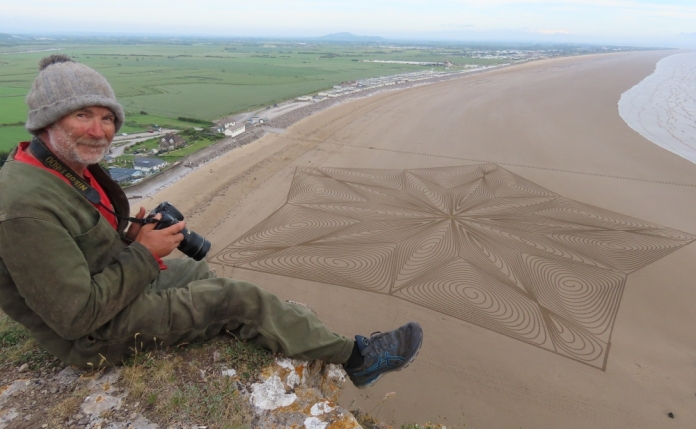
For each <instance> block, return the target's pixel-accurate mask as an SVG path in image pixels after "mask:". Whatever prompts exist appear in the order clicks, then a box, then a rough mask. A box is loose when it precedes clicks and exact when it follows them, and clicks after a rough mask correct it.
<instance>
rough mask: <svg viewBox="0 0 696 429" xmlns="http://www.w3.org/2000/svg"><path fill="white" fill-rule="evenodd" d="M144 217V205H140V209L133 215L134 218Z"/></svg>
mask: <svg viewBox="0 0 696 429" xmlns="http://www.w3.org/2000/svg"><path fill="white" fill-rule="evenodd" d="M144 217H145V207H143V206H140V210H139V211H138V214H136V215H135V218H136V219H143V218H144Z"/></svg>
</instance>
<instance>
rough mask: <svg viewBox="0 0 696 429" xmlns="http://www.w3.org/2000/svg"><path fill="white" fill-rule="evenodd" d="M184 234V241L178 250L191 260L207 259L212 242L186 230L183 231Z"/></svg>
mask: <svg viewBox="0 0 696 429" xmlns="http://www.w3.org/2000/svg"><path fill="white" fill-rule="evenodd" d="M181 233H182V234H184V239H183V240H182V241H181V243H179V247H178V249H179V250H181V252H182V253H183V254H185V255H186V256H188V257H189V258H193V259H195V260H196V261H200V260H201V259H203V258H205V255H207V254H208V251H209V250H210V241H208V240H206V239H205V238H203V237H201V236H200V235H198V234H196V233H195V232H193V231H191V230H189V229H188V228H184V229H182V230H181Z"/></svg>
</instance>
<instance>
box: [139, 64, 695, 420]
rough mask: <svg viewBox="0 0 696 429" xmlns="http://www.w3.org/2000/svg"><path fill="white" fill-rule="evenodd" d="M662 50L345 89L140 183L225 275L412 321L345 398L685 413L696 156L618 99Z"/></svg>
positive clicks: (476, 411) (350, 323)
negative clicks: (196, 161) (290, 118)
mask: <svg viewBox="0 0 696 429" xmlns="http://www.w3.org/2000/svg"><path fill="white" fill-rule="evenodd" d="M671 54H673V52H668V51H654V52H639V53H623V54H611V55H595V56H585V57H574V58H560V59H554V60H548V61H540V62H534V63H528V64H524V65H520V66H514V67H509V68H506V69H501V70H496V71H491V72H487V73H483V74H478V75H473V76H468V77H463V78H460V79H455V80H451V81H446V82H440V83H436V84H432V85H427V86H421V87H415V88H410V89H405V90H401V91H395V92H388V93H384V94H379V95H376V96H373V97H369V98H364V99H360V100H356V101H352V102H348V103H345V104H341V105H339V106H335V107H332V108H330V109H328V110H326V111H323V112H320V113H316V114H313V115H312V116H310V117H308V118H306V119H304V120H302V121H300V122H298V123H297V124H295V125H293V126H291V127H290V128H288V129H287V130H286V131H285V132H284V133H282V134H267V135H266V136H264V137H263V138H261V139H259V140H258V141H256V142H254V143H252V144H249V145H247V146H243V147H240V148H237V149H235V150H233V151H230V152H228V153H227V154H225V155H224V156H222V157H220V158H218V159H216V160H215V161H212V162H210V163H208V164H206V165H204V166H202V167H201V168H200V169H198V170H196V171H193V172H191V173H190V174H188V175H187V176H185V177H184V178H182V179H181V180H179V181H178V182H176V183H175V184H173V185H172V186H169V187H167V188H165V189H163V190H162V191H160V192H159V193H157V194H155V195H153V196H151V197H148V198H143V199H138V200H133V201H131V204H132V206H133V207H134V208H137V207H138V206H139V205H141V204H142V205H144V206H145V207H147V208H148V209H151V208H153V207H154V206H155V205H156V204H157V203H159V202H161V201H164V200H167V201H170V202H172V203H173V204H174V205H176V206H177V207H178V208H179V209H180V210H181V211H182V212H183V213H184V214H185V215H186V217H187V225H188V226H189V227H190V228H192V229H193V230H195V231H197V232H199V233H201V234H204V235H206V236H207V237H208V238H209V239H210V240H211V242H212V243H213V249H212V251H211V252H210V255H209V263H210V264H211V266H213V267H215V269H216V271H217V273H218V275H225V276H232V277H235V278H240V279H246V280H250V281H253V282H255V283H257V284H258V285H260V286H262V287H264V288H266V289H268V290H270V291H272V292H274V293H276V294H277V295H279V296H280V297H281V298H283V299H292V300H295V301H301V302H306V303H308V304H310V305H311V306H313V307H314V308H316V309H317V311H318V313H319V315H320V317H321V318H322V320H324V321H325V322H326V323H327V325H328V326H330V327H331V328H332V329H334V330H335V331H337V332H340V333H342V334H345V335H354V334H356V333H360V334H363V335H368V334H370V333H371V332H374V331H377V330H388V329H391V328H393V327H396V326H398V325H400V324H402V323H404V322H407V321H409V320H417V321H419V322H420V323H421V324H422V325H423V328H424V330H425V340H424V345H423V349H422V350H421V353H420V356H419V358H418V359H417V360H416V361H415V362H414V363H413V364H412V365H411V366H410V367H409V368H407V369H406V370H404V371H403V372H401V373H398V375H391V376H387V377H385V378H384V379H383V380H381V381H380V382H379V383H378V384H376V385H375V387H373V388H371V389H369V390H365V391H359V390H357V389H353V388H347V389H346V390H345V391H344V393H343V396H342V401H343V404H344V405H345V406H348V405H349V404H351V402H352V401H355V404H356V406H360V408H361V409H362V410H365V411H369V410H371V409H373V408H374V407H375V406H376V405H377V404H378V403H379V402H380V401H381V400H382V398H383V397H384V395H385V394H386V393H387V392H396V396H395V397H394V398H393V399H390V400H388V401H386V402H385V403H384V404H383V405H382V407H381V409H380V411H379V415H378V417H379V418H381V419H384V420H387V421H390V420H394V421H396V422H397V423H403V422H408V421H418V422H423V421H425V420H428V419H431V420H433V421H438V422H440V423H444V424H447V425H448V426H450V425H455V426H456V427H463V426H464V424H466V427H474V428H519V427H522V428H559V427H562V428H583V429H585V428H588V427H593V428H619V427H632V428H656V427H675V428H687V427H693V422H694V421H696V407H695V405H696V370H695V368H696V337H695V336H694V335H693V327H694V326H696V312H694V311H693V303H694V302H696V288H694V287H693V279H694V278H696V267H695V266H694V264H693V261H694V260H696V244H693V241H694V239H696V222H694V217H693V213H694V211H695V210H696V165H694V163H692V162H689V161H688V160H686V159H683V158H681V157H679V156H677V155H675V154H674V153H671V152H669V151H667V150H665V149H662V148H660V147H658V146H656V145H655V144H653V143H651V142H650V141H648V140H646V139H645V138H643V137H642V136H641V135H639V134H638V133H637V132H635V131H633V130H632V129H631V128H629V126H627V125H626V123H625V122H624V121H623V120H622V119H621V117H620V116H619V112H618V108H617V103H618V100H619V99H620V97H621V94H622V93H624V92H625V91H627V90H628V89H629V88H631V87H632V86H634V85H636V84H637V83H638V82H640V81H641V80H642V79H644V78H645V77H646V76H648V75H650V74H651V73H652V72H653V70H654V69H655V64H656V63H657V62H658V61H659V60H660V59H662V58H664V57H667V56H669V55H671ZM445 167H447V168H445ZM355 169H360V170H359V171H358V170H355ZM482 267H483V268H482ZM670 412H671V413H674V419H670V418H668V417H667V414H668V413H670Z"/></svg>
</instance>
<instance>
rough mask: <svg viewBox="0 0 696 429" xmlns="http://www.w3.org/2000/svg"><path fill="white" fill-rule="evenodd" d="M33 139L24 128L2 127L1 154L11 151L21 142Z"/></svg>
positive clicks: (0, 134) (0, 137) (0, 128)
mask: <svg viewBox="0 0 696 429" xmlns="http://www.w3.org/2000/svg"><path fill="white" fill-rule="evenodd" d="M30 139H31V134H29V133H28V132H27V130H26V129H24V126H22V125H20V126H12V127H0V152H3V151H10V150H11V149H13V148H14V147H15V146H17V143H19V142H20V141H26V140H30Z"/></svg>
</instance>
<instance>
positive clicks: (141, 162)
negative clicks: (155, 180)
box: [133, 157, 167, 174]
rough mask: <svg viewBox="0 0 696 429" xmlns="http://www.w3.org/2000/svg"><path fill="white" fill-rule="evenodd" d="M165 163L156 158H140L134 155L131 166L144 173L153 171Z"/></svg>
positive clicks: (165, 163)
mask: <svg viewBox="0 0 696 429" xmlns="http://www.w3.org/2000/svg"><path fill="white" fill-rule="evenodd" d="M165 165H167V162H166V161H164V160H161V159H157V158H140V157H135V159H134V160H133V168H134V169H135V170H138V171H142V172H144V173H147V174H149V173H153V172H155V171H158V170H160V169H161V168H162V167H164V166H165Z"/></svg>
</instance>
